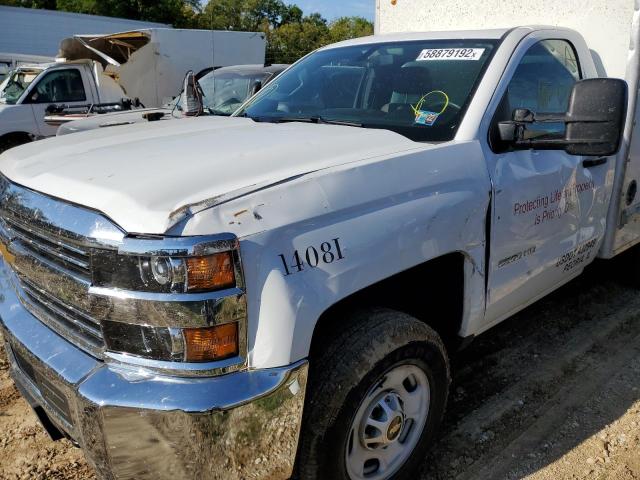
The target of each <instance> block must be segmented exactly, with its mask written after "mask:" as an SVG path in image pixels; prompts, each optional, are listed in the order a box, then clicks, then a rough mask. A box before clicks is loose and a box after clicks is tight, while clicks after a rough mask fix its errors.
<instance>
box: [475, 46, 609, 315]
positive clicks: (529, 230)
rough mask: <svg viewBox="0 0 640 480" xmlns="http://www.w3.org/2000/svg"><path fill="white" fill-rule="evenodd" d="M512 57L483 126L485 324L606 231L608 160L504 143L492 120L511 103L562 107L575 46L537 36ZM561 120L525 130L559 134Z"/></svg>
mask: <svg viewBox="0 0 640 480" xmlns="http://www.w3.org/2000/svg"><path fill="white" fill-rule="evenodd" d="M518 58H519V59H518ZM512 61H517V62H518V64H517V67H516V69H515V71H514V73H513V76H512V77H511V78H510V79H508V86H507V90H506V92H505V93H504V96H503V98H502V100H501V102H500V104H499V106H498V108H497V110H496V112H495V113H494V115H493V121H492V126H491V131H490V134H489V138H490V139H491V148H492V151H493V153H492V154H491V155H490V156H489V158H488V165H489V170H490V175H491V176H492V181H493V188H494V190H493V199H494V200H493V212H492V228H491V242H490V245H491V247H490V248H491V251H490V264H489V266H490V268H489V272H490V273H489V282H488V293H487V314H486V321H487V323H486V325H487V326H489V325H491V324H493V323H495V322H497V321H500V320H501V319H503V318H505V317H506V316H508V315H510V314H511V313H515V311H517V310H519V309H520V308H522V307H523V306H524V305H526V304H528V303H531V301H533V300H535V299H537V298H539V297H540V296H542V295H544V294H546V293H547V292H549V291H551V290H553V289H554V288H556V287H557V286H558V285H560V284H561V283H563V282H566V281H567V280H569V279H570V278H572V277H574V276H575V275H577V274H578V273H580V272H581V271H582V269H583V268H584V266H586V265H587V264H588V263H589V262H590V261H591V260H592V259H593V257H594V256H595V255H596V252H597V248H598V247H599V243H600V240H601V238H602V236H603V235H604V228H605V217H606V204H607V200H608V199H607V195H606V192H607V186H606V177H607V170H608V166H607V164H606V163H605V164H600V163H598V164H597V165H596V166H591V167H590V168H587V167H585V166H583V160H585V157H580V156H572V155H569V154H567V153H566V152H565V151H564V150H562V149H558V150H519V151H513V150H509V149H508V148H507V146H506V145H501V143H500V139H499V137H498V135H497V131H496V130H497V123H498V122H500V121H506V120H511V119H512V113H513V110H514V109H515V108H526V109H529V110H531V111H533V112H539V113H542V112H544V113H564V112H565V111H566V110H567V107H568V103H569V98H570V94H571V90H572V88H573V85H574V83H575V82H576V81H577V80H579V79H580V78H581V73H580V72H581V70H580V64H579V61H578V57H577V55H576V53H575V49H574V47H573V46H572V45H571V44H570V43H569V42H568V41H566V40H542V41H539V42H537V43H535V44H534V45H533V46H530V47H529V48H528V49H527V50H526V52H525V53H524V55H521V56H520V57H518V56H517V55H516V56H515V57H514V59H513V60H512ZM564 128H565V127H564V124H549V123H535V124H532V125H531V126H530V127H528V128H527V135H528V136H529V138H534V137H536V138H543V137H544V138H563V135H564ZM592 163H597V162H592ZM586 165H587V166H589V163H588V162H587V164H586Z"/></svg>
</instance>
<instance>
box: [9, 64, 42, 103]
mask: <svg viewBox="0 0 640 480" xmlns="http://www.w3.org/2000/svg"><path fill="white" fill-rule="evenodd" d="M40 73H42V70H36V69H28V70H27V69H19V70H14V71H13V72H10V73H9V75H8V76H7V78H5V79H4V81H3V82H2V84H0V102H2V103H8V104H11V105H13V104H15V103H16V102H17V101H18V100H19V99H20V97H21V96H22V94H23V93H24V92H25V90H26V89H27V88H28V87H29V85H31V83H32V82H33V81H34V80H35V79H36V77H37V76H38V75H40Z"/></svg>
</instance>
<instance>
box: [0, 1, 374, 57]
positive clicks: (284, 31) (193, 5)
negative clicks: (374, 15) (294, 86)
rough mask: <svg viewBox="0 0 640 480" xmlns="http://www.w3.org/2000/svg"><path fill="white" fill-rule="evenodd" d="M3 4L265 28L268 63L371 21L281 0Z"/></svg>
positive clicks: (343, 36) (367, 29) (359, 32)
mask: <svg viewBox="0 0 640 480" xmlns="http://www.w3.org/2000/svg"><path fill="white" fill-rule="evenodd" d="M0 4H2V5H11V6H16V7H26V8H44V9H48V10H61V11H65V12H75V13H88V14H92V15H103V16H107V17H119V18H127V19H131V20H143V21H148V22H159V23H166V24H170V25H173V26H174V27H175V28H202V29H216V30H240V31H252V32H257V31H259V32H264V33H265V35H266V38H267V61H268V62H270V63H292V62H294V61H295V60H297V59H298V58H300V57H302V56H303V55H306V54H307V53H309V52H311V51H312V50H315V49H316V48H319V47H321V46H323V45H327V44H329V43H334V42H338V41H341V40H347V39H350V38H356V37H361V36H364V35H371V34H372V33H373V24H372V23H371V22H370V21H368V20H366V19H365V18H361V17H342V18H338V19H336V20H334V21H331V22H329V21H327V20H326V19H325V18H323V17H322V15H320V14H319V13H311V14H307V15H305V14H304V12H303V11H302V10H301V9H300V8H299V7H298V6H297V5H288V4H285V3H284V2H283V1H282V0H209V2H208V3H206V5H204V6H203V5H202V4H201V2H200V1H199V0H0Z"/></svg>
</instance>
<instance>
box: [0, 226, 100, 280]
mask: <svg viewBox="0 0 640 480" xmlns="http://www.w3.org/2000/svg"><path fill="white" fill-rule="evenodd" d="M4 220H5V222H6V223H7V226H8V227H9V229H10V230H11V232H13V236H14V237H15V238H16V239H18V240H19V241H20V243H22V245H23V246H24V247H25V248H27V249H29V250H30V251H31V252H33V253H35V254H37V255H40V256H42V257H44V258H46V259H48V260H49V261H50V262H52V263H54V264H56V265H58V266H60V267H62V268H64V269H68V270H71V271H72V272H74V273H76V274H78V275H80V276H81V277H82V278H84V279H85V280H87V281H90V280H91V257H90V252H89V251H88V250H87V249H83V248H80V247H76V246H74V245H72V244H70V243H68V242H65V241H64V240H62V239H61V238H53V237H47V236H46V235H45V234H43V233H40V232H37V231H35V230H33V229H32V228H29V227H28V226H26V225H24V224H22V223H21V222H19V221H17V220H15V219H13V218H11V217H5V218H4Z"/></svg>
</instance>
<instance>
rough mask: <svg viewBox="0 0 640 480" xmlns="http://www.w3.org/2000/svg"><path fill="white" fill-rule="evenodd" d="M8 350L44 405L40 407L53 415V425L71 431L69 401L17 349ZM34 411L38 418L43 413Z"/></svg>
mask: <svg viewBox="0 0 640 480" xmlns="http://www.w3.org/2000/svg"><path fill="white" fill-rule="evenodd" d="M10 350H11V355H12V356H13V358H14V359H15V362H16V365H17V367H18V369H19V371H20V373H22V374H23V375H24V376H25V377H26V378H27V380H28V381H29V382H31V384H32V385H31V386H32V387H33V388H35V389H36V390H37V393H39V397H40V398H41V400H42V403H44V405H42V407H45V408H46V410H48V411H49V412H51V413H53V417H54V418H53V419H54V423H58V424H60V427H62V428H63V429H64V430H66V431H72V429H73V417H72V415H71V408H70V405H69V401H68V399H67V397H66V396H65V395H64V393H63V392H62V391H61V390H60V389H59V388H58V387H56V386H55V385H54V384H53V383H52V382H51V381H50V380H49V379H47V378H46V377H45V376H44V375H43V374H41V373H40V372H38V371H37V370H36V369H35V368H34V367H33V365H32V364H31V363H30V362H29V361H28V360H27V359H26V357H25V356H24V355H22V354H21V353H20V351H19V350H18V349H16V348H12V347H10ZM36 400H37V399H36ZM34 409H35V410H36V414H37V415H38V417H39V418H40V417H41V414H42V413H43V412H39V411H38V409H37V407H34ZM41 420H42V419H41ZM55 420H58V422H55ZM43 423H44V422H43ZM45 427H46V425H45Z"/></svg>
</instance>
